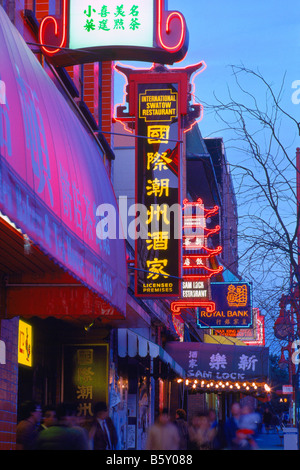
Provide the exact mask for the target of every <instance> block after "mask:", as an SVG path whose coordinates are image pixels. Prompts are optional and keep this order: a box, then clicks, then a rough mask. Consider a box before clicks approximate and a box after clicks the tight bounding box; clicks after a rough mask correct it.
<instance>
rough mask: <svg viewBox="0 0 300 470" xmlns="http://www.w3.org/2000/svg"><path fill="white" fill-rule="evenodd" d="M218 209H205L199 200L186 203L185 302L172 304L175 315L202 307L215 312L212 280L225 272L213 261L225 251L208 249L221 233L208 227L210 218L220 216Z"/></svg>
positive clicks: (184, 212) (184, 242)
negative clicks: (210, 291) (208, 242)
mask: <svg viewBox="0 0 300 470" xmlns="http://www.w3.org/2000/svg"><path fill="white" fill-rule="evenodd" d="M218 210H219V208H218V206H215V207H213V208H212V209H206V208H205V207H204V205H203V202H202V200H201V199H200V198H199V199H198V200H197V201H195V202H189V201H188V200H187V199H185V200H184V201H183V256H182V262H183V264H182V268H183V275H182V278H183V282H182V292H181V296H182V300H179V301H176V302H172V304H171V310H172V312H173V314H174V315H178V314H180V311H181V309H184V308H197V307H201V308H202V309H205V311H206V312H208V313H212V312H214V311H215V303H214V302H212V301H210V294H209V286H210V279H211V277H212V276H215V275H216V274H220V273H221V272H222V271H223V267H222V266H218V267H217V268H212V267H211V266H210V265H211V263H210V261H211V259H212V258H213V257H215V256H217V255H218V254H220V253H221V252H222V247H221V246H218V247H216V248H208V246H207V239H208V237H210V236H212V235H213V234H215V233H218V232H219V231H220V226H219V225H217V226H216V227H214V228H208V227H207V219H208V218H209V217H212V216H214V215H217V213H218Z"/></svg>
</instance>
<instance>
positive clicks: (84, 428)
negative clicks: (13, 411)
mask: <svg viewBox="0 0 300 470" xmlns="http://www.w3.org/2000/svg"><path fill="white" fill-rule="evenodd" d="M21 412H22V414H23V418H22V419H21V420H20V422H19V423H18V425H17V433H16V449H17V450H113V449H115V448H116V445H117V440H118V439H117V432H116V429H115V427H114V424H113V422H112V420H111V418H109V416H108V408H107V406H106V404H105V403H104V402H99V403H97V404H96V405H95V407H94V417H93V419H92V420H91V421H85V420H82V418H80V417H79V416H78V415H77V409H76V406H75V405H72V404H66V403H62V404H60V405H58V406H57V407H56V408H46V409H45V410H44V412H42V409H41V407H40V406H39V405H38V404H37V403H33V402H26V403H24V404H23V405H22V407H21Z"/></svg>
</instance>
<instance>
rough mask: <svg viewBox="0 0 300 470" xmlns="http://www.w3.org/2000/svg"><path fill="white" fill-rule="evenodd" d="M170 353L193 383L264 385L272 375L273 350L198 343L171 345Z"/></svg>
mask: <svg viewBox="0 0 300 470" xmlns="http://www.w3.org/2000/svg"><path fill="white" fill-rule="evenodd" d="M165 349H166V351H167V352H168V353H169V354H170V355H171V356H172V357H173V358H174V360H175V361H176V362H178V364H179V365H180V366H181V367H182V368H183V369H184V370H185V371H186V375H187V377H188V378H190V379H194V380H198V381H201V380H202V379H206V380H226V381H232V382H235V381H243V382H247V381H251V382H253V381H255V382H264V381H266V380H267V379H268V375H269V349H268V348H265V347H252V346H238V345H234V346H229V345H225V344H208V343H196V342H189V343H188V342H183V343H178V342H170V343H167V344H166V348H165Z"/></svg>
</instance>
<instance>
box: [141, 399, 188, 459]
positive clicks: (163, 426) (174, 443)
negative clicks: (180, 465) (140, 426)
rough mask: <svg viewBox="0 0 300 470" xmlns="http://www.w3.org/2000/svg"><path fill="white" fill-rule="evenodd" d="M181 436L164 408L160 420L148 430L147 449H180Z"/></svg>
mask: <svg viewBox="0 0 300 470" xmlns="http://www.w3.org/2000/svg"><path fill="white" fill-rule="evenodd" d="M179 444H180V436H179V433H178V430H177V428H176V426H175V424H173V423H172V422H171V421H170V417H169V414H168V410H167V409H166V408H164V409H163V410H162V412H161V413H160V415H159V417H158V420H157V421H156V423H154V424H153V425H152V426H151V427H150V428H149V430H148V435H147V441H146V450H179Z"/></svg>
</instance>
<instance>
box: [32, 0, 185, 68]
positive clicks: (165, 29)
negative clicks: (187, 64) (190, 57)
mask: <svg viewBox="0 0 300 470" xmlns="http://www.w3.org/2000/svg"><path fill="white" fill-rule="evenodd" d="M39 41H40V44H41V45H42V50H43V52H44V53H45V54H47V55H48V56H49V57H51V58H52V60H53V62H54V63H55V64H56V65H65V66H66V65H74V64H78V63H84V62H95V61H99V60H116V59H124V60H143V61H150V62H153V61H155V62H160V63H164V64H173V63H174V62H178V61H179V60H182V59H183V57H184V56H185V54H186V52H187V43H188V32H187V28H186V23H185V19H184V17H183V15H182V14H181V13H179V12H177V11H166V10H165V0H129V1H126V2H123V1H120V0H103V1H100V2H99V1H95V0H62V12H61V16H59V17H56V16H51V15H50V16H46V17H45V18H44V19H43V20H42V22H41V24H40V30H39Z"/></svg>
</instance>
